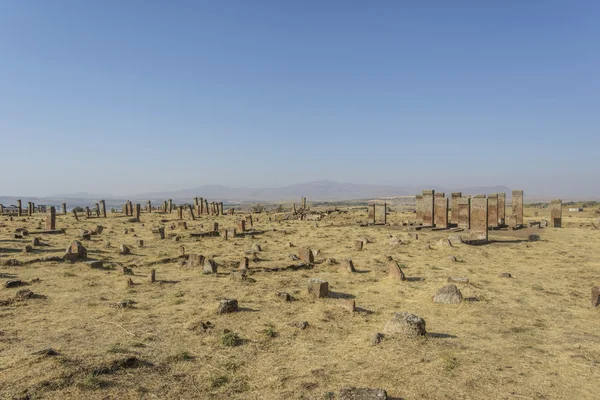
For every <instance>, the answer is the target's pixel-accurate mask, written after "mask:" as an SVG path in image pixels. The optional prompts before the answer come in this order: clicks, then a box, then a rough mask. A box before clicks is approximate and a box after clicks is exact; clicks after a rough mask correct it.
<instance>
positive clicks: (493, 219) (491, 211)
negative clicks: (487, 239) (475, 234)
mask: <svg viewBox="0 0 600 400" xmlns="http://www.w3.org/2000/svg"><path fill="white" fill-rule="evenodd" d="M488 227H490V228H497V227H498V195H497V194H490V195H489V196H488Z"/></svg>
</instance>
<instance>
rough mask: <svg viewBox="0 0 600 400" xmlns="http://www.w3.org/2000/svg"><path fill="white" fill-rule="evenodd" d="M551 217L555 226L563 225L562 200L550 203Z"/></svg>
mask: <svg viewBox="0 0 600 400" xmlns="http://www.w3.org/2000/svg"><path fill="white" fill-rule="evenodd" d="M550 219H551V221H552V222H551V223H552V226H553V227H555V228H561V227H562V200H552V202H551V203H550Z"/></svg>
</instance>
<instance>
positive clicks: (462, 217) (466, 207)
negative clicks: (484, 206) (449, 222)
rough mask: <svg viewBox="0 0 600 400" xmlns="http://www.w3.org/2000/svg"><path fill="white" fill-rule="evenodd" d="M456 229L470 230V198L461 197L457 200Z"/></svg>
mask: <svg viewBox="0 0 600 400" xmlns="http://www.w3.org/2000/svg"><path fill="white" fill-rule="evenodd" d="M458 227H459V228H464V229H469V228H471V198H470V197H461V198H460V199H458Z"/></svg>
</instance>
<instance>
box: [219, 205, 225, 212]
mask: <svg viewBox="0 0 600 400" xmlns="http://www.w3.org/2000/svg"><path fill="white" fill-rule="evenodd" d="M219 215H225V213H224V212H223V202H220V203H219Z"/></svg>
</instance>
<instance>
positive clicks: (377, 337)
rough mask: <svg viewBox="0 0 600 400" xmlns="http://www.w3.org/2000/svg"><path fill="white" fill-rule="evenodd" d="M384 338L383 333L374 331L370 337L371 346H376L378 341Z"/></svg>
mask: <svg viewBox="0 0 600 400" xmlns="http://www.w3.org/2000/svg"><path fill="white" fill-rule="evenodd" d="M384 338H385V336H384V334H383V333H379V332H378V333H376V334H374V335H373V337H372V338H371V346H377V345H378V344H379V343H381V342H382V341H383V339H384Z"/></svg>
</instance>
